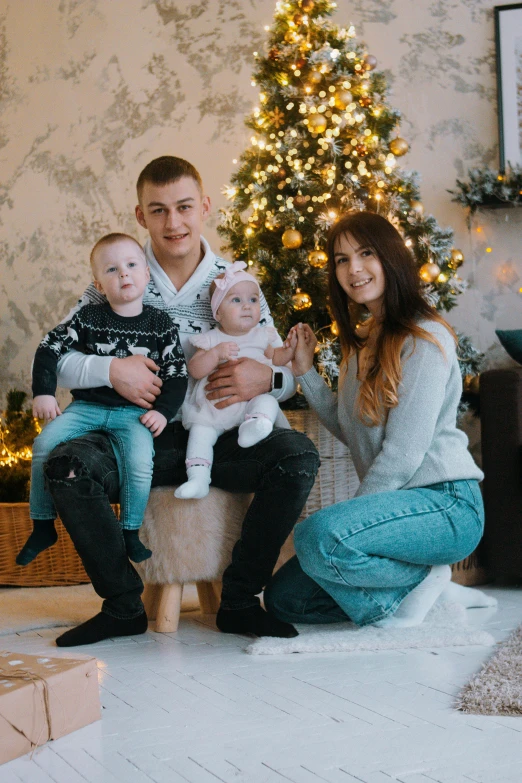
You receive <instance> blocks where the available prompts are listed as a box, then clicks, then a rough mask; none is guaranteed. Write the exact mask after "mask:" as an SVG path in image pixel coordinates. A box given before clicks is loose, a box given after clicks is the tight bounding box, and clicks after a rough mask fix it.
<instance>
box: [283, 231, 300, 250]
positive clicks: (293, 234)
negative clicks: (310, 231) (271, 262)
mask: <svg viewBox="0 0 522 783" xmlns="http://www.w3.org/2000/svg"><path fill="white" fill-rule="evenodd" d="M281 241H282V243H283V245H284V246H285V247H286V248H287V249H288V250H295V249H296V248H297V247H301V244H302V241H303V235H302V234H301V232H300V231H298V230H297V229H296V228H287V229H286V231H285V232H284V234H283V236H282V237H281Z"/></svg>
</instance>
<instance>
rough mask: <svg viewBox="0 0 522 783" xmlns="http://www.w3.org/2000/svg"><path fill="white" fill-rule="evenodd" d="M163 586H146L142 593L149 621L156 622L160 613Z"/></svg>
mask: <svg viewBox="0 0 522 783" xmlns="http://www.w3.org/2000/svg"><path fill="white" fill-rule="evenodd" d="M160 588H161V585H150V584H147V585H145V589H144V591H143V593H142V596H141V600H142V601H143V605H144V607H145V611H146V613H147V617H148V618H149V620H155V619H156V614H157V612H158V602H159V597H160Z"/></svg>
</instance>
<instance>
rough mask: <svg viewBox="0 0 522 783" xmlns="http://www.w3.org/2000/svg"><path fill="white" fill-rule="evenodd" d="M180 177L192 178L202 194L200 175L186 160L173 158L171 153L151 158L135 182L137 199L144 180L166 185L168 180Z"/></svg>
mask: <svg viewBox="0 0 522 783" xmlns="http://www.w3.org/2000/svg"><path fill="white" fill-rule="evenodd" d="M182 177H190V178H191V179H193V180H194V182H195V183H196V185H197V186H198V188H199V191H200V193H201V194H203V182H202V179H201V175H200V173H199V171H198V170H197V169H196V167H195V166H193V165H192V163H189V162H188V160H184V159H183V158H175V157H174V156H173V155H162V157H161V158H155V159H154V160H151V162H150V163H147V165H146V166H145V168H144V169H143V171H142V172H141V174H140V175H139V177H138V181H137V183H136V190H137V192H138V201H139V202H140V203H141V195H142V193H143V188H144V186H145V183H146V182H150V183H151V184H153V185H168V184H169V183H170V182H177V180H178V179H181V178H182Z"/></svg>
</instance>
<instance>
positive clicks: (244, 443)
mask: <svg viewBox="0 0 522 783" xmlns="http://www.w3.org/2000/svg"><path fill="white" fill-rule="evenodd" d="M273 429H274V425H273V424H272V422H271V421H270V419H267V418H266V416H259V417H258V416H256V414H255V413H254V414H252V418H250V419H247V420H246V421H244V422H243V424H241V425H240V427H239V432H238V436H237V442H238V444H239V445H240V446H241V447H242V448H244V449H248V447H249V446H255V444H256V443H259V441H260V440H263V438H266V436H267V435H270V433H271V432H272V430H273Z"/></svg>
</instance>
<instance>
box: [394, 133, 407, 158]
mask: <svg viewBox="0 0 522 783" xmlns="http://www.w3.org/2000/svg"><path fill="white" fill-rule="evenodd" d="M389 148H390V152H392V153H393V154H394V155H396V156H397V157H398V158H400V157H401V155H406V153H407V152H408V150H409V149H410V145H409V144H408V142H407V141H406V139H401V138H400V137H399V136H397V138H396V139H392V140H391V141H390V144H389Z"/></svg>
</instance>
